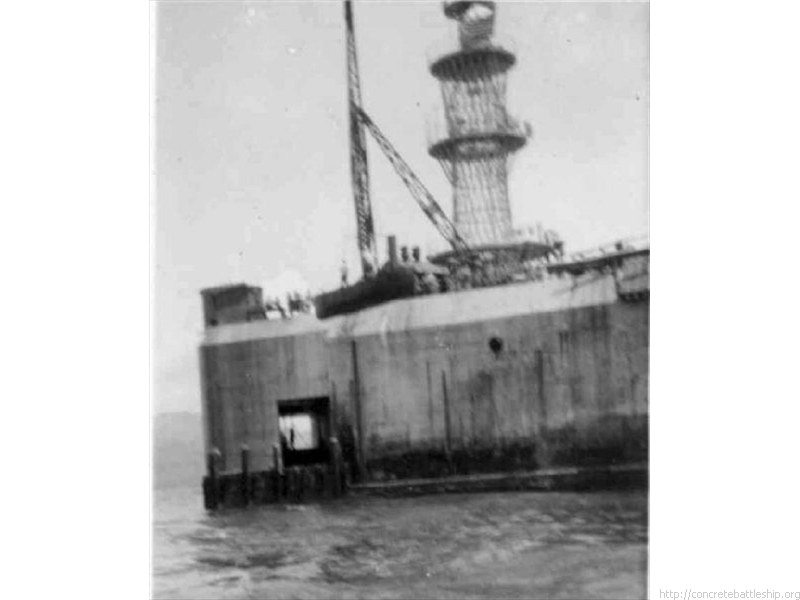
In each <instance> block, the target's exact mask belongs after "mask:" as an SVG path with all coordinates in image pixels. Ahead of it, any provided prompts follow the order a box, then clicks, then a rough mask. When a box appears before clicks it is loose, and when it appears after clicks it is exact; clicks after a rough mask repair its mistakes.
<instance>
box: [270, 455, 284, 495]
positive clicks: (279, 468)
mask: <svg viewBox="0 0 800 600" xmlns="http://www.w3.org/2000/svg"><path fill="white" fill-rule="evenodd" d="M272 467H273V471H274V473H275V480H274V485H275V499H276V500H277V501H278V502H280V501H281V499H282V498H283V485H282V483H283V457H282V456H281V447H280V446H279V445H278V444H272Z"/></svg>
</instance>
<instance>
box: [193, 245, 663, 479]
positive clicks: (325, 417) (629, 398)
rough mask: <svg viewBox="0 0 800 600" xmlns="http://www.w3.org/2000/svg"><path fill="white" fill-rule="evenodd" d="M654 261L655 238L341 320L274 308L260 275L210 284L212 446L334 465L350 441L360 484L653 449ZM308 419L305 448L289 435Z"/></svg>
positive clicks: (207, 386) (205, 360) (634, 455)
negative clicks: (334, 449)
mask: <svg viewBox="0 0 800 600" xmlns="http://www.w3.org/2000/svg"><path fill="white" fill-rule="evenodd" d="M631 264H633V265H638V266H636V267H635V268H634V269H633V270H631V267H630V265H631ZM648 264H649V251H645V253H644V255H641V254H640V255H639V256H632V257H627V258H620V259H619V260H618V261H617V262H616V266H614V265H611V263H609V262H608V261H604V263H603V265H602V268H587V269H586V270H583V267H581V265H578V266H577V267H575V268H573V269H572V270H570V269H569V268H567V267H568V265H559V266H557V267H556V268H554V270H553V273H552V274H551V275H549V276H548V277H547V278H545V279H544V280H542V281H535V282H524V283H518V284H512V285H505V286H498V287H489V288H482V289H474V290H465V291H458V292H452V293H444V294H434V295H428V296H419V297H414V298H407V299H401V300H395V301H391V302H388V303H386V304H383V305H380V306H375V307H372V308H369V309H366V310H362V311H360V312H356V313H352V314H349V315H342V316H337V317H333V318H330V319H327V320H318V319H317V318H316V317H315V316H313V315H311V314H298V315H296V316H294V317H293V318H284V319H275V320H268V319H266V317H265V316H264V315H258V314H255V313H253V311H252V306H251V304H250V302H251V299H252V298H253V297H259V296H260V290H258V288H249V290H250V292H246V291H245V288H247V286H233V287H232V289H235V290H236V291H235V293H231V292H230V291H229V290H226V289H225V288H215V289H214V290H207V291H205V292H204V293H203V297H204V300H205V302H204V306H205V310H206V314H205V322H206V328H205V331H204V337H203V341H202V344H201V349H200V362H201V377H202V394H203V412H204V420H205V427H206V445H207V450H208V451H209V452H215V453H217V456H218V463H217V469H218V470H219V472H220V473H226V472H230V473H232V472H236V471H237V470H238V469H239V468H240V450H241V448H243V447H246V448H247V449H248V451H249V468H250V469H251V470H252V471H262V470H264V471H267V470H270V469H272V468H274V459H275V457H274V453H275V448H281V453H282V457H281V459H282V463H283V464H285V465H286V466H287V467H288V466H291V465H306V464H314V463H325V462H326V461H328V459H329V450H330V448H329V447H328V441H329V440H330V439H331V438H337V439H338V441H339V443H340V444H341V451H342V455H343V458H344V463H346V466H347V467H346V468H347V469H349V473H350V476H351V478H352V480H354V481H360V482H376V481H384V480H393V479H403V478H419V477H438V476H444V475H454V474H470V473H486V472H498V471H513V470H534V469H541V468H544V467H561V466H566V467H572V466H576V467H579V466H586V465H601V466H609V465H623V464H632V463H639V462H642V461H646V460H647V454H648V343H649V339H648V338H649V300H648V298H649V279H648V275H647V269H648ZM573 267H574V265H573ZM588 267H597V265H588ZM581 271H583V272H582V273H581ZM626 273H627V274H626ZM631 273H632V274H631ZM217 294H220V295H223V296H224V297H225V299H226V302H225V303H221V304H220V306H221V307H223V308H221V310H225V311H226V315H227V318H226V319H219V318H218V317H217V315H216V314H215V310H216V309H215V302H214V296H215V295H217ZM235 298H239V299H241V301H242V302H243V303H245V306H243V307H242V309H241V310H238V311H237V310H234V308H233V307H231V306H230V304H229V303H230V301H231V300H232V299H235ZM231 315H239V317H240V319H239V320H238V321H232V320H231ZM214 323H216V324H214ZM299 418H303V419H305V420H306V423H307V424H310V425H309V426H308V427H307V428H306V433H305V434H304V435H305V436H306V437H311V438H312V439H307V440H305V446H304V447H303V448H298V447H296V446H295V447H291V445H290V444H287V440H286V435H284V436H283V439H282V436H281V429H282V427H283V428H284V430H285V427H284V425H285V422H286V421H287V420H290V419H299ZM295 422H297V421H295ZM284 434H285V431H284Z"/></svg>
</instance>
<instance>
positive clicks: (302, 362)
mask: <svg viewBox="0 0 800 600" xmlns="http://www.w3.org/2000/svg"><path fill="white" fill-rule="evenodd" d="M269 323H270V322H267V321H263V322H261V324H269ZM276 323H277V322H272V324H276ZM297 324H298V323H295V325H297ZM300 325H302V324H300ZM232 327H233V326H232ZM216 329H220V330H221V329H223V327H219V328H216ZM272 329H273V330H274V331H272V332H271V333H273V334H277V335H269V336H266V337H262V338H261V339H248V340H244V341H238V342H236V341H234V342H230V343H219V344H205V345H203V346H202V348H201V351H200V361H201V377H202V380H203V381H202V388H203V413H204V420H205V426H206V450H207V451H208V450H210V449H211V448H217V449H219V450H220V451H221V452H222V462H221V464H222V469H223V470H236V469H238V468H239V460H240V455H239V450H240V448H241V445H242V444H248V445H249V447H250V450H251V464H252V469H253V470H259V469H267V468H269V467H270V466H271V465H272V445H273V444H277V443H279V440H280V438H279V431H278V407H277V403H278V401H280V400H293V399H299V398H309V397H314V396H327V395H328V378H327V365H326V358H325V345H324V339H323V337H322V334H321V333H315V332H314V331H305V332H304V331H303V329H302V327H294V328H290V329H282V328H277V330H275V329H276V328H272ZM232 334H235V331H232V330H230V329H229V330H228V331H227V332H225V333H223V334H222V336H221V337H222V339H225V337H224V336H225V335H228V336H230V335H232ZM234 339H235V338H234Z"/></svg>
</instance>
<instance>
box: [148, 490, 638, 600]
mask: <svg viewBox="0 0 800 600" xmlns="http://www.w3.org/2000/svg"><path fill="white" fill-rule="evenodd" d="M152 552H153V554H152V565H153V573H152V597H153V598H197V599H201V598H531V597H540V598H645V597H646V595H647V587H646V571H647V493H646V492H645V491H641V490H637V491H631V492H619V491H615V492H597V493H557V492H550V493H538V492H507V493H486V494H447V495H432V496H422V497H415V498H399V499H382V498H345V499H341V500H336V501H333V502H329V503H322V504H309V505H299V506H298V505H295V506H291V505H290V506H259V507H254V508H251V509H246V510H244V509H242V510H228V511H220V512H218V513H207V512H206V511H204V510H203V507H202V496H201V492H200V489H199V485H198V486H189V487H179V488H171V489H162V490H157V491H156V492H155V494H154V507H153V538H152Z"/></svg>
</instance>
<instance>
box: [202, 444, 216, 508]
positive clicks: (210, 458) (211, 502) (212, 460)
mask: <svg viewBox="0 0 800 600" xmlns="http://www.w3.org/2000/svg"><path fill="white" fill-rule="evenodd" d="M206 471H207V472H208V478H207V479H206V482H207V484H206V489H205V494H204V496H205V506H206V509H207V510H216V509H217V508H219V484H218V482H217V460H216V454H215V453H214V451H211V452H209V453H208V454H206Z"/></svg>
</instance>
